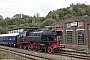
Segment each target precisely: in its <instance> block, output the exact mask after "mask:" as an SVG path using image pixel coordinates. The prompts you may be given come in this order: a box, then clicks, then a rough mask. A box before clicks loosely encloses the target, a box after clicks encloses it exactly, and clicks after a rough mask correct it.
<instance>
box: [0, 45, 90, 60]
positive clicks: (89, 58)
mask: <svg viewBox="0 0 90 60" xmlns="http://www.w3.org/2000/svg"><path fill="white" fill-rule="evenodd" d="M0 49H1V50H3V51H8V52H10V53H13V54H15V55H18V56H21V57H24V58H27V59H32V60H60V58H62V57H61V56H64V58H66V57H70V58H78V59H81V60H82V59H83V60H90V54H82V53H77V52H65V51H62V52H58V53H54V54H53V53H51V54H49V53H42V52H39V53H41V55H39V54H36V55H35V54H30V53H28V52H29V51H28V50H24V51H26V52H23V49H18V48H12V47H4V46H0ZM42 55H45V56H42ZM46 55H48V56H50V55H51V56H52V57H53V58H50V57H48V56H46ZM54 55H56V57H55V56H54ZM58 56H59V57H58ZM57 58H59V59H57ZM78 59H77V60H78ZM62 60H67V59H62ZM75 60H76V59H75Z"/></svg>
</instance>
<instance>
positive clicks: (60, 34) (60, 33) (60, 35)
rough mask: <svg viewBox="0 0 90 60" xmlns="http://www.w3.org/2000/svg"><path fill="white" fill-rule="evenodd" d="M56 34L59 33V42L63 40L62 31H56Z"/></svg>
mask: <svg viewBox="0 0 90 60" xmlns="http://www.w3.org/2000/svg"><path fill="white" fill-rule="evenodd" d="M56 32H57V36H58V40H62V31H56Z"/></svg>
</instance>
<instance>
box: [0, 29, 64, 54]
mask: <svg viewBox="0 0 90 60" xmlns="http://www.w3.org/2000/svg"><path fill="white" fill-rule="evenodd" d="M8 35H9V36H8ZM0 43H3V44H13V45H16V46H18V47H19V48H23V49H32V50H42V51H47V52H48V53H54V52H57V51H58V50H61V49H62V48H65V47H64V46H61V45H60V41H59V40H58V39H57V33H56V32H55V31H54V30H44V31H41V30H38V31H32V32H31V31H23V32H21V33H19V34H14V33H13V34H6V35H5V34H4V35H0Z"/></svg>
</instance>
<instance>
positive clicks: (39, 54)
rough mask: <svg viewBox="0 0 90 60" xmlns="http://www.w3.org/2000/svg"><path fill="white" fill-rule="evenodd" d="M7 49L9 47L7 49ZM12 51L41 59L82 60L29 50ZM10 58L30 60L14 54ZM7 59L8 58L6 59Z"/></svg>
mask: <svg viewBox="0 0 90 60" xmlns="http://www.w3.org/2000/svg"><path fill="white" fill-rule="evenodd" d="M7 48H9V47H7ZM11 49H14V50H18V51H20V52H25V53H29V54H32V55H37V56H42V57H47V58H52V59H54V60H84V59H78V58H72V57H67V56H59V55H53V54H47V53H41V52H38V51H37V52H36V51H29V50H23V49H17V48H11ZM10 55H11V56H12V57H11V59H12V60H13V59H14V60H30V59H26V58H23V57H20V56H17V55H14V54H10ZM7 59H8V58H7Z"/></svg>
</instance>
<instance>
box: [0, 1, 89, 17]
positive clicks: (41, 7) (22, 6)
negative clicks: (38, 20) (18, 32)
mask: <svg viewBox="0 0 90 60" xmlns="http://www.w3.org/2000/svg"><path fill="white" fill-rule="evenodd" d="M72 3H74V4H76V3H85V4H88V5H90V1H89V0H0V15H2V16H3V17H4V18H5V17H7V16H8V17H12V16H14V15H15V14H25V15H29V16H33V15H34V14H35V13H37V12H38V13H39V14H40V16H46V15H47V14H48V12H49V11H53V10H57V9H60V8H65V7H69V6H70V4H72Z"/></svg>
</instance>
